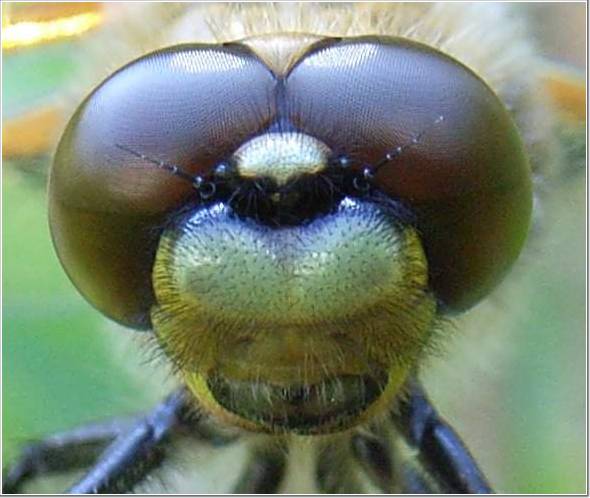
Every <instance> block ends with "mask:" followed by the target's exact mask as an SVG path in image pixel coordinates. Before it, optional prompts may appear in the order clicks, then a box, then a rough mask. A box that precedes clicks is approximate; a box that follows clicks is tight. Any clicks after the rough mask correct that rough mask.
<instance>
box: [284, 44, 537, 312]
mask: <svg viewBox="0 0 590 498" xmlns="http://www.w3.org/2000/svg"><path fill="white" fill-rule="evenodd" d="M286 91H287V98H288V103H289V107H288V108H289V112H290V115H289V117H290V119H291V120H292V121H293V122H294V123H295V124H296V126H298V127H299V128H300V129H302V130H303V131H304V132H306V133H308V134H310V135H313V136H315V137H317V138H318V139H320V140H322V141H323V142H324V143H326V144H327V145H328V146H329V147H330V148H331V149H332V150H334V151H336V152H341V153H343V154H345V155H347V156H349V157H351V158H352V159H353V164H354V163H356V164H358V165H360V166H359V167H361V168H362V167H363V165H366V164H368V165H376V164H379V163H380V162H382V160H383V159H384V158H385V157H387V155H388V154H389V157H391V160H390V161H387V162H385V163H384V164H383V165H382V166H381V167H379V168H378V169H377V170H376V173H375V177H374V184H375V186H376V187H378V188H379V189H380V190H382V191H383V192H385V193H386V194H388V195H389V196H391V197H394V198H396V199H400V200H402V201H403V202H404V203H406V204H407V205H409V206H411V207H412V208H413V210H414V212H415V213H416V214H417V218H418V229H419V231H420V233H421V236H422V240H423V243H424V247H425V250H426V254H427V257H428V263H429V269H430V284H431V287H432V288H433V289H434V291H435V292H436V294H437V296H438V297H439V299H440V300H441V301H442V303H444V304H445V305H447V307H448V308H449V309H450V310H456V311H459V310H463V309H466V308H468V307H470V306H472V305H473V304H475V303H476V302H477V301H479V300H480V299H481V298H482V297H483V296H485V295H486V294H488V293H489V292H490V291H491V289H492V288H493V287H494V286H495V285H496V284H497V283H498V282H499V281H500V279H501V278H502V277H503V275H504V274H505V273H506V272H507V270H508V268H509V267H510V265H511V264H512V263H513V261H514V260H515V259H516V257H517V256H518V254H519V252H520V250H521V247H522V245H523V243H524V240H525V238H526V234H527V232H528V227H529V221H530V215H531V207H532V190H531V173H530V168H529V165H528V161H527V158H526V155H525V152H524V149H523V145H522V142H521V139H520V137H519V134H518V131H517V129H516V127H515V125H514V123H513V121H512V119H511V117H510V115H509V113H508V112H507V110H506V109H505V107H504V106H503V104H502V103H501V101H500V100H499V99H498V97H497V96H496V95H495V94H494V92H493V91H492V90H491V89H490V88H489V87H488V86H487V85H486V84H485V83H484V82H483V81H482V80H481V79H480V78H479V77H478V76H477V75H476V74H474V73H473V72H472V71H471V70H469V69H468V68H467V67H465V66H463V65H462V64H460V63H459V62H457V61H456V60H454V59H452V58H451V57H449V56H446V55H444V54H443V53H441V52H439V51H437V50H434V49H432V48H429V47H426V46H424V45H422V44H418V43H414V42H410V41H407V40H402V39H396V38H389V37H360V38H355V39H345V40H330V41H327V42H320V43H319V44H317V45H316V46H315V47H313V48H312V49H311V50H310V51H309V52H308V53H307V54H306V55H305V56H304V57H303V58H302V59H301V60H300V62H299V63H298V64H297V65H296V66H295V67H294V68H293V69H292V70H291V72H290V74H289V75H288V78H287V83H286ZM399 147H401V149H399ZM400 150H401V151H400ZM397 152H399V153H397Z"/></svg>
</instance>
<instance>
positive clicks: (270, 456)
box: [233, 443, 287, 495]
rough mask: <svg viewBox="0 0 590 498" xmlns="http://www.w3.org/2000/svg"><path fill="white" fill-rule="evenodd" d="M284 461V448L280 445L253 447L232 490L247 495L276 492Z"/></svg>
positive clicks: (281, 478) (282, 474)
mask: <svg viewBox="0 0 590 498" xmlns="http://www.w3.org/2000/svg"><path fill="white" fill-rule="evenodd" d="M286 462H287V459H286V449H285V448H284V447H283V446H282V445H279V444H277V443H275V444H273V445H272V446H271V445H268V446H261V447H255V448H254V449H253V451H252V453H251V455H250V458H249V460H248V463H247V464H246V468H245V469H244V470H243V471H242V475H241V476H240V479H239V480H238V483H237V484H236V486H235V487H234V490H233V492H234V493H235V494H248V495H252V494H271V493H276V492H278V489H279V486H280V485H281V481H282V480H283V476H284V474H285V467H286Z"/></svg>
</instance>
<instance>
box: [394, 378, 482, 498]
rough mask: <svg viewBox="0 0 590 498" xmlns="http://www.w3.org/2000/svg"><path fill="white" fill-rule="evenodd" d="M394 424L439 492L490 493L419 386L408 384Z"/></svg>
mask: <svg viewBox="0 0 590 498" xmlns="http://www.w3.org/2000/svg"><path fill="white" fill-rule="evenodd" d="M393 421H394V423H395V425H396V427H397V429H398V430H399V432H400V433H401V435H402V436H403V437H404V438H405V440H406V443H407V444H408V446H409V447H410V448H414V449H415V450H417V452H418V459H419V460H420V462H421V463H422V465H423V466H424V468H425V470H426V471H427V472H428V473H429V475H431V476H432V477H433V478H434V479H435V480H436V481H437V483H439V485H440V488H441V490H442V492H451V493H470V494H476V493H492V492H493V491H492V489H491V487H490V485H489V484H488V482H487V480H486V478H485V477H484V475H483V473H482V472H481V470H480V469H479V468H478V466H477V463H476V462H475V460H474V459H473V457H472V456H471V454H470V453H469V450H468V449H467V448H466V447H465V445H464V444H463V442H462V441H461V439H460V438H459V436H458V435H457V433H456V432H455V431H454V430H453V429H452V428H451V426H450V425H449V424H447V423H446V422H445V421H444V420H443V419H442V418H441V417H440V416H439V415H438V413H437V412H436V410H435V409H434V407H433V406H432V405H431V403H430V401H429V400H428V398H427V397H426V395H425V393H424V391H423V390H422V388H421V387H420V385H419V383H418V382H417V381H415V380H412V381H411V382H410V383H409V396H408V398H407V399H404V400H402V401H401V402H400V405H399V411H397V412H395V413H393Z"/></svg>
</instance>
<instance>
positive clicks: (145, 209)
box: [49, 45, 274, 328]
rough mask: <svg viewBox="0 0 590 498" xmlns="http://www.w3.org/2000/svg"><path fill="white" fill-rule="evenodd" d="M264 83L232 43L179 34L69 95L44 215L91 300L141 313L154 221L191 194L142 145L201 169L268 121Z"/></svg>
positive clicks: (159, 156) (264, 76) (116, 314)
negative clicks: (88, 89) (72, 100)
mask: <svg viewBox="0 0 590 498" xmlns="http://www.w3.org/2000/svg"><path fill="white" fill-rule="evenodd" d="M273 85H274V77H273V76H272V74H271V73H270V71H269V70H268V69H267V68H266V67H265V66H264V64H263V63H262V62H261V61H260V60H259V59H257V58H256V57H255V56H254V55H253V54H252V53H251V52H250V51H249V50H248V49H246V48H244V47H242V46H240V45H224V46H209V45H183V46H177V47H171V48H168V49H165V50H162V51H159V52H155V53H153V54H149V55H147V56H144V57H142V58H140V59H138V60H136V61H134V62H132V63H130V64H129V65H127V66H125V67H124V68H122V69H121V70H119V71H117V72H116V73H114V74H113V75H112V76H110V77H109V78H108V79H106V80H105V81H104V82H103V83H102V84H101V85H100V86H99V87H98V88H97V89H96V90H95V91H94V92H93V93H92V94H91V95H90V96H89V97H88V98H87V99H86V100H85V101H84V102H83V103H82V104H81V105H80V107H79V108H78V109H77V111H76V113H75V115H74V116H73V117H72V119H71V121H70V123H69V124H68V127H67V129H66V131H65V133H64V135H63V137H62V139H61V142H60V144H59V147H58V150H57V153H56V156H55V161H54V165H53V169H52V173H51V179H50V189H49V199H50V225H51V232H52V236H53V240H54V244H55V246H56V250H57V253H58V256H59V258H60V260H61V262H62V264H63V266H64V268H65V270H66V272H67V273H68V275H69V276H70V278H71V279H72V281H73V282H74V284H75V285H76V287H77V288H78V290H79V291H80V292H81V293H82V294H83V295H84V296H85V297H86V298H87V299H88V300H89V301H90V302H91V303H93V304H94V305H95V306H96V307H97V308H98V309H99V310H100V311H102V312H103V313H105V314H107V315H108V316H110V317H111V318H113V319H115V320H117V321H119V322H121V323H123V324H125V325H130V326H134V327H138V328H141V327H146V326H148V325H149V324H148V321H149V308H150V306H151V304H152V303H153V290H152V287H151V268H152V263H153V257H154V253H155V250H156V243H157V240H158V237H159V229H158V227H160V226H161V225H162V224H163V222H164V220H165V218H166V216H167V215H168V214H169V213H170V212H171V211H173V210H175V209H177V208H178V207H180V206H181V205H182V204H183V202H186V200H187V199H188V198H189V197H190V196H191V195H194V191H193V190H192V188H191V184H190V182H187V181H183V180H182V179H180V178H177V177H175V176H173V175H171V174H170V173H169V172H166V171H163V170H162V169H159V168H158V167H157V166H155V165H154V164H152V163H150V162H148V161H146V160H143V159H142V157H141V154H142V155H144V156H145V157H149V158H151V160H152V161H156V162H157V161H165V162H166V163H169V164H174V165H176V166H180V167H181V168H182V170H183V171H185V172H187V173H189V174H191V175H203V174H207V173H208V172H209V171H210V169H211V168H212V167H213V166H214V165H215V164H216V162H219V161H220V159H221V158H223V157H225V156H227V155H228V154H229V153H230V152H231V151H233V150H234V149H235V148H237V146H238V145H239V144H240V143H241V142H243V141H244V140H245V139H246V138H247V137H249V136H251V135H253V134H255V133H257V132H258V131H259V130H260V129H262V128H264V127H266V126H268V123H269V122H270V120H271V119H272V118H273V116H272V115H273V112H274V111H273V103H272V101H271V100H270V97H269V96H270V95H271V94H272V88H273ZM130 151H136V152H137V154H135V155H134V154H133V153H130Z"/></svg>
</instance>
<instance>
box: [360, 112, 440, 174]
mask: <svg viewBox="0 0 590 498" xmlns="http://www.w3.org/2000/svg"><path fill="white" fill-rule="evenodd" d="M444 119H445V118H444V116H443V115H442V114H441V115H440V116H439V117H438V118H436V119H435V120H434V122H433V123H432V125H430V126H429V127H428V128H426V129H424V130H422V131H421V132H420V133H418V135H416V136H415V137H413V138H412V139H411V140H410V141H409V142H408V143H406V144H403V145H398V146H397V147H396V148H395V149H393V151H392V152H388V153H387V154H385V157H384V158H383V159H381V160H380V161H379V162H378V163H377V164H375V165H374V166H373V167H366V168H365V169H364V170H363V176H364V177H365V179H367V180H368V179H371V178H373V177H374V176H375V174H376V173H377V172H378V171H379V170H380V169H381V168H382V167H383V166H385V165H386V164H387V163H389V162H391V161H393V160H394V159H395V158H397V157H399V156H400V155H401V154H402V153H403V152H404V151H405V150H407V149H409V148H410V147H414V146H415V145H417V144H418V143H419V142H420V140H422V137H423V136H424V135H425V134H426V133H427V132H428V131H430V129H432V127H433V126H436V125H438V124H440V123H442V122H443V121H444Z"/></svg>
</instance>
